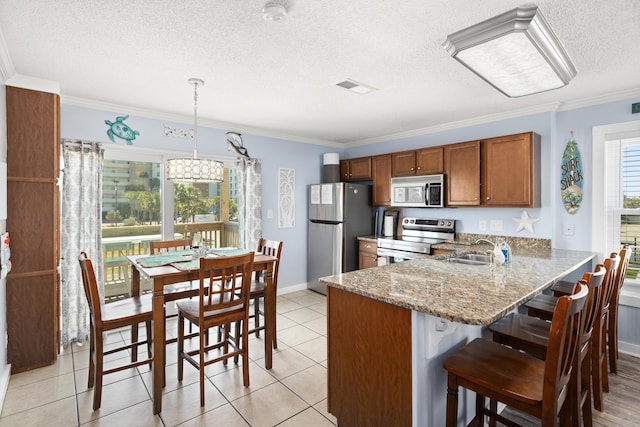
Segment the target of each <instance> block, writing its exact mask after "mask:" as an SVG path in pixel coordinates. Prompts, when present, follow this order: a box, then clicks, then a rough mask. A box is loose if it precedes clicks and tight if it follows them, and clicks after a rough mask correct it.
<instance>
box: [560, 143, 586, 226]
mask: <svg viewBox="0 0 640 427" xmlns="http://www.w3.org/2000/svg"><path fill="white" fill-rule="evenodd" d="M560 169H561V173H560V194H561V195H562V203H563V205H564V208H565V209H566V211H567V212H569V213H570V214H572V215H573V214H575V213H576V212H578V209H580V205H581V204H582V197H583V185H584V175H583V169H582V156H580V150H579V149H578V143H577V142H576V141H575V139H573V132H571V137H570V138H569V141H568V142H567V146H566V147H565V149H564V153H562V165H561V166H560Z"/></svg>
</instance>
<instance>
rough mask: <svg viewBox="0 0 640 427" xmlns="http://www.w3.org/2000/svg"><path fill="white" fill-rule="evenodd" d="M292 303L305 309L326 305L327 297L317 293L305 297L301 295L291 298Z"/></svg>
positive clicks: (310, 293)
mask: <svg viewBox="0 0 640 427" xmlns="http://www.w3.org/2000/svg"><path fill="white" fill-rule="evenodd" d="M289 299H290V300H291V301H293V302H296V303H298V304H300V305H302V306H304V307H309V306H310V305H316V304H326V301H327V297H325V296H324V295H320V294H317V293H315V292H309V293H307V294H304V295H300V296H297V297H294V298H289Z"/></svg>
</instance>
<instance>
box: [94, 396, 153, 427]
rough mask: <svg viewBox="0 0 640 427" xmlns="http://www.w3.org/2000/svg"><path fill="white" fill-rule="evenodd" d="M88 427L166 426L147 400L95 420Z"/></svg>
mask: <svg viewBox="0 0 640 427" xmlns="http://www.w3.org/2000/svg"><path fill="white" fill-rule="evenodd" d="M87 425H90V426H91V427H100V426H103V427H111V426H118V427H161V426H163V425H164V424H162V420H161V419H160V417H159V416H158V415H153V403H152V402H151V400H147V401H145V402H142V403H138V404H137V405H133V406H130V407H128V408H125V409H123V410H121V411H117V412H114V413H113V414H110V415H107V416H104V417H101V418H98V419H97V420H93V421H91V422H90V423H89V424H87Z"/></svg>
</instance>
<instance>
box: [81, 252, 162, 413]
mask: <svg viewBox="0 0 640 427" xmlns="http://www.w3.org/2000/svg"><path fill="white" fill-rule="evenodd" d="M78 261H79V262H80V270H81V271H82V284H83V286H84V292H85V296H86V298H87V303H88V304H89V327H90V335H89V380H88V384H87V386H88V387H89V388H91V387H94V389H93V410H94V411H95V410H98V409H100V404H101V401H102V382H103V381H102V379H103V376H104V375H107V374H111V373H114V372H118V371H122V370H124V369H130V368H134V367H137V366H141V365H150V366H151V363H152V362H153V357H152V353H151V339H152V337H153V330H152V328H151V320H152V317H153V316H152V312H151V295H143V296H138V297H132V298H126V299H123V300H118V301H115V302H111V303H109V304H103V301H102V297H101V295H100V291H99V290H98V283H97V281H96V275H95V271H94V269H93V263H92V262H91V260H90V259H89V258H88V257H87V254H86V253H85V252H82V253H81V254H80V256H79V258H78ZM138 323H145V324H146V328H147V331H146V335H147V339H146V340H144V341H134V342H132V343H131V344H128V345H124V346H121V347H117V348H113V349H111V350H108V351H105V350H104V338H103V334H104V333H105V332H107V331H112V330H114V329H118V328H122V327H123V326H131V325H134V324H136V325H137V324H138ZM143 344H146V345H147V354H148V358H147V359H145V360H140V361H136V359H137V357H134V353H137V347H138V346H139V345H143ZM128 350H131V351H132V355H131V363H128V364H124V365H120V366H117V367H115V368H111V369H107V370H104V356H106V355H109V354H113V353H117V352H120V351H128Z"/></svg>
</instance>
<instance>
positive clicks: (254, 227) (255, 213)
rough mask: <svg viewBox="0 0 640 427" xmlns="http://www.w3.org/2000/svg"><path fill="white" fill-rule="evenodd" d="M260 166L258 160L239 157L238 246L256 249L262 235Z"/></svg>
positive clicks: (237, 164) (237, 169) (237, 171)
mask: <svg viewBox="0 0 640 427" xmlns="http://www.w3.org/2000/svg"><path fill="white" fill-rule="evenodd" d="M261 169H262V166H261V163H260V160H256V159H246V158H239V159H238V161H237V163H236V174H237V177H238V190H239V191H238V228H239V233H240V247H241V248H246V249H256V248H257V247H258V241H259V240H260V238H261V237H262V171H261Z"/></svg>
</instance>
